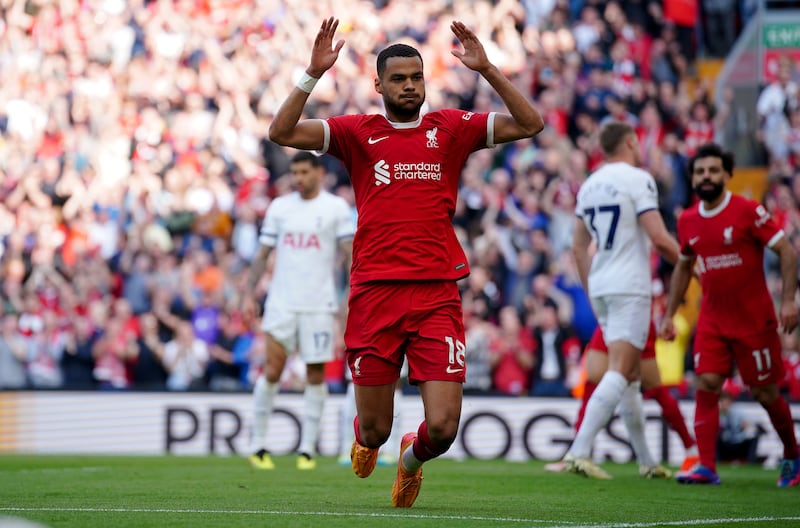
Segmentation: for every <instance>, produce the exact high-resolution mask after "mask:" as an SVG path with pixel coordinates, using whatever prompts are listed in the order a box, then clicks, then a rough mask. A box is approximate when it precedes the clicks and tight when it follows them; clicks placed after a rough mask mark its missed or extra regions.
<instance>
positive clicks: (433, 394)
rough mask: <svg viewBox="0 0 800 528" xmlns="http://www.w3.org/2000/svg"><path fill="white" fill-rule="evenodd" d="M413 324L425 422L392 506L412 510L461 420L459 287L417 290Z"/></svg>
mask: <svg viewBox="0 0 800 528" xmlns="http://www.w3.org/2000/svg"><path fill="white" fill-rule="evenodd" d="M414 299H415V302H416V305H415V309H414V311H413V312H412V317H411V318H410V321H409V329H410V330H412V331H413V332H412V336H413V337H411V338H410V339H409V342H408V347H407V349H406V359H407V360H408V377H409V381H410V382H411V383H417V384H418V386H419V391H420V395H421V396H422V404H423V406H424V408H425V419H424V421H423V422H422V423H421V424H420V425H419V427H418V428H417V431H416V432H409V433H406V434H405V435H403V438H402V440H401V443H400V457H399V460H398V462H397V476H396V478H395V481H394V484H393V485H392V506H395V507H400V508H409V507H411V506H412V505H413V504H414V501H415V500H416V498H417V495H418V494H419V489H420V486H421V484H422V465H423V463H425V462H427V461H428V460H431V459H433V458H436V457H438V456H440V455H442V454H444V453H446V452H447V450H448V449H450V446H451V445H452V444H453V442H454V441H455V438H456V434H457V433H458V424H459V421H460V419H461V402H462V397H463V384H464V381H465V380H466V364H465V359H464V356H465V354H466V346H465V344H464V341H465V337H464V322H463V315H462V312H461V297H460V295H459V292H458V287H457V285H456V283H455V282H446V283H440V284H433V285H427V284H423V285H418V286H416V288H415V289H414Z"/></svg>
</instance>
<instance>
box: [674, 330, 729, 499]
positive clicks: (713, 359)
mask: <svg viewBox="0 0 800 528" xmlns="http://www.w3.org/2000/svg"><path fill="white" fill-rule="evenodd" d="M694 352H695V354H694V372H695V375H696V376H697V378H696V386H695V393H694V401H695V411H694V437H695V440H696V441H697V452H698V456H699V457H700V461H699V462H698V463H697V464H696V465H695V466H694V467H693V468H691V469H689V470H688V471H682V472H679V473H678V475H677V481H678V482H680V483H682V484H719V483H720V479H719V476H718V475H717V438H718V437H719V395H720V392H721V391H722V384H723V382H724V381H725V378H726V377H727V376H728V375H729V374H730V372H732V369H733V352H732V351H731V350H730V348H729V346H728V343H727V341H726V340H724V339H723V336H720V335H718V334H717V333H716V332H714V331H711V330H708V329H706V328H705V327H703V326H702V325H699V326H698V328H697V333H696V335H695V338H694Z"/></svg>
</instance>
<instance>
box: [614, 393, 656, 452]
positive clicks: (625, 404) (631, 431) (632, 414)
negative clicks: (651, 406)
mask: <svg viewBox="0 0 800 528" xmlns="http://www.w3.org/2000/svg"><path fill="white" fill-rule="evenodd" d="M641 386H642V384H641V382H639V381H634V382H633V383H631V384H630V385H628V388H626V389H625V392H623V393H622V400H620V403H619V411H620V414H622V420H623V421H624V422H625V428H626V429H627V430H628V436H630V440H631V445H632V446H633V452H634V453H636V460H637V461H638V462H639V464H640V465H642V466H647V467H653V466H655V465H656V462H655V460H653V455H651V454H650V449H649V448H648V447H647V441H646V440H645V437H644V413H643V411H642V393H641V392H640V391H639V389H640V388H641Z"/></svg>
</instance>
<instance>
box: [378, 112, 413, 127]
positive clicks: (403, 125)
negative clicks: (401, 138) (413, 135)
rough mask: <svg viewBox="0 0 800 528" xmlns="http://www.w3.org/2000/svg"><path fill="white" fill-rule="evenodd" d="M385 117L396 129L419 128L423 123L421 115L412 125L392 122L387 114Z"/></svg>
mask: <svg viewBox="0 0 800 528" xmlns="http://www.w3.org/2000/svg"><path fill="white" fill-rule="evenodd" d="M383 117H385V118H386V120H387V121H388V122H389V124H390V125H392V126H393V127H394V128H417V127H418V126H419V125H420V123H422V114H420V115H419V117H418V118H417V120H416V121H412V122H410V123H398V122H396V121H392V120H391V119H389V117H388V116H387V115H386V114H384V115H383Z"/></svg>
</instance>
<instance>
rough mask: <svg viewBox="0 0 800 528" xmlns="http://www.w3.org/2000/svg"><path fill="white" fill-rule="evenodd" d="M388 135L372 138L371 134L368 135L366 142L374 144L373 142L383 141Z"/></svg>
mask: <svg viewBox="0 0 800 528" xmlns="http://www.w3.org/2000/svg"><path fill="white" fill-rule="evenodd" d="M388 137H389V136H383V137H379V138H377V139H372V136H370V137H369V138H368V139H367V143H369V144H370V145H374V144H375V143H377V142H378V141H383V140H384V139H386V138H388Z"/></svg>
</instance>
